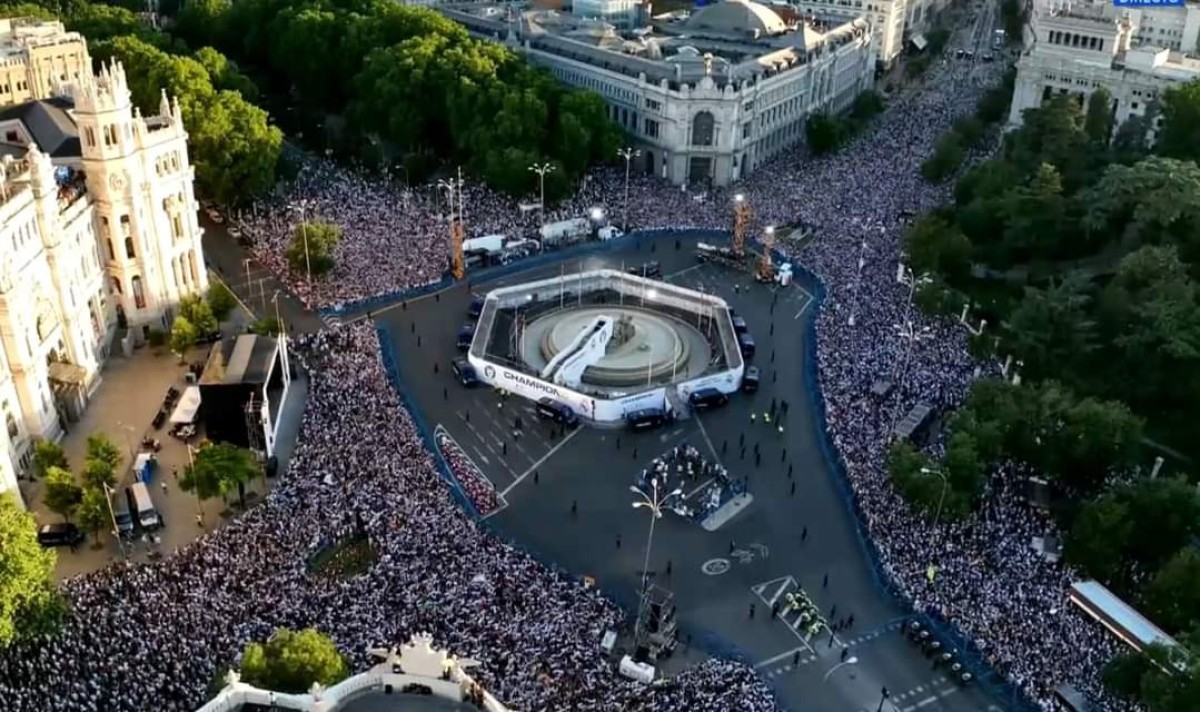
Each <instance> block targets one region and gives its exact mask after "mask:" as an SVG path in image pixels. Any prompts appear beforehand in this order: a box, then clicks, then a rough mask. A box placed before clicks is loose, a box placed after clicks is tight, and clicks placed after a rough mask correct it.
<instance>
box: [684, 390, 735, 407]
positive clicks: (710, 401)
mask: <svg viewBox="0 0 1200 712" xmlns="http://www.w3.org/2000/svg"><path fill="white" fill-rule="evenodd" d="M688 402H689V403H691V405H692V410H695V411H701V410H709V409H710V408H720V407H721V406H723V405H725V404H726V403H728V402H729V396H727V395H725V394H724V393H722V392H721V391H718V390H717V389H716V388H701V389H699V390H697V391H694V392H693V393H692V394H691V395H690V396H688Z"/></svg>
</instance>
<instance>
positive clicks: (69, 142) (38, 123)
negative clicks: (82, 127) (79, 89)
mask: <svg viewBox="0 0 1200 712" xmlns="http://www.w3.org/2000/svg"><path fill="white" fill-rule="evenodd" d="M72 108H74V104H73V103H72V101H71V99H70V98H68V97H54V98H51V99H45V100H36V101H26V102H24V103H21V104H14V105H13V106H6V107H4V108H3V109H0V122H4V121H19V122H21V125H22V126H24V127H25V130H26V131H27V132H28V133H29V135H30V137H32V138H33V142H34V143H35V144H36V145H37V147H38V149H39V150H41V151H42V152H43V153H45V154H47V155H49V156H50V157H51V158H77V157H79V156H81V155H82V148H81V147H80V145H79V128H78V127H77V126H76V125H75V119H74V117H72V116H71V109H72ZM2 138H3V137H0V139H2ZM6 145H8V146H11V145H12V144H11V143H8V144H6ZM17 148H18V149H21V150H22V155H24V151H23V149H24V146H23V145H22V146H18V147H17Z"/></svg>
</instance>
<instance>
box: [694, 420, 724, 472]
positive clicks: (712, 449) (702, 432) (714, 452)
mask: <svg viewBox="0 0 1200 712" xmlns="http://www.w3.org/2000/svg"><path fill="white" fill-rule="evenodd" d="M695 420H696V425H699V426H700V435H701V436H703V437H704V442H706V443H708V451H709V452H711V453H712V456H713V459H714V460H716V461H717V462H720V461H721V456H720V455H718V454H717V449H716V448H715V447H713V443H712V440H711V439H710V438H709V437H708V430H706V429H705V427H704V421H703V420H701V419H700V416H699V415H697V416H696V418H695Z"/></svg>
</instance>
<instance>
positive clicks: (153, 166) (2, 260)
mask: <svg viewBox="0 0 1200 712" xmlns="http://www.w3.org/2000/svg"><path fill="white" fill-rule="evenodd" d="M64 46H69V43H66V44H64ZM83 56H85V57H86V49H85V50H84V55H83ZM70 79H71V78H70V77H68V80H70ZM52 84H53V85H54V86H55V87H57V88H58V91H60V92H61V95H59V96H51V95H49V94H42V95H40V96H37V97H36V98H35V99H34V100H30V101H26V102H23V103H19V104H15V105H10V106H7V107H4V108H0V168H2V170H0V418H2V419H3V421H4V427H3V429H2V432H0V491H4V490H7V489H15V485H16V477H17V476H18V475H19V474H22V473H25V472H28V471H29V470H30V468H31V466H32V450H33V444H34V442H35V441H36V440H37V439H38V438H46V439H51V440H54V439H57V438H58V437H59V436H60V434H61V432H62V428H63V424H64V423H66V422H69V421H72V420H75V419H77V418H78V417H79V414H80V413H81V412H82V411H83V409H84V408H85V407H86V406H87V402H88V399H89V397H90V396H91V394H92V393H94V391H95V389H96V387H97V386H98V385H99V381H100V370H101V367H102V366H103V363H104V360H105V359H106V357H107V356H108V354H109V351H110V349H112V348H113V346H114V343H119V344H120V345H121V347H122V348H123V349H126V350H128V349H131V348H132V346H133V345H134V344H135V343H138V342H140V340H141V339H143V338H145V336H146V335H148V333H149V331H150V330H151V329H165V328H166V327H167V326H168V325H169V323H170V321H171V319H172V318H173V315H172V310H173V309H174V308H175V306H176V305H177V304H178V302H179V299H180V298H181V297H183V296H185V295H188V294H193V293H199V292H201V291H202V290H204V289H205V288H206V287H207V283H208V282H207V275H206V272H205V270H204V262H203V258H202V256H201V246H200V238H201V229H200V226H199V223H198V221H197V218H196V215H197V204H196V198H195V196H194V194H193V192H192V177H193V171H192V168H191V166H190V164H189V163H188V155H187V132H186V131H185V130H184V127H183V121H182V118H181V116H180V111H179V106H178V104H171V103H169V102H168V101H167V98H166V97H165V96H164V97H163V101H162V104H161V106H160V107H159V114H158V115H157V116H153V117H143V116H142V115H141V114H140V112H139V111H138V110H137V109H136V108H135V107H133V106H132V104H131V100H130V93H129V89H128V86H127V85H126V81H125V72H124V70H123V69H122V67H121V66H120V64H115V65H113V66H110V67H105V68H103V69H102V70H101V71H100V73H99V75H96V76H93V75H92V74H91V72H90V71H89V72H86V73H84V74H83V75H82V76H80V77H79V78H78V79H75V80H73V81H68V82H67V83H64V82H63V80H62V75H61V74H60V75H58V76H57V77H56V79H55V81H54V82H52ZM31 86H32V85H31ZM39 86H40V85H39ZM56 93H57V92H56Z"/></svg>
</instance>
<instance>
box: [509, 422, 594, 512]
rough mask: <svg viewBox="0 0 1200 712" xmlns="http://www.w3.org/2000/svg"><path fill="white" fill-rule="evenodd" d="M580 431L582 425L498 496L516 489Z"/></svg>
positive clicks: (576, 427)
mask: <svg viewBox="0 0 1200 712" xmlns="http://www.w3.org/2000/svg"><path fill="white" fill-rule="evenodd" d="M581 430H583V426H582V425H577V426H575V429H574V430H572V431H571V432H570V433H568V434H567V436H566V437H564V438H563V439H562V440H560V441H559V442H558V444H557V445H555V446H554V447H552V448H550V452H548V453H546V454H545V455H542V457H541V459H539V460H538V461H537V462H535V463H533V464H532V465H530V466H529V469H528V470H525V471H524V472H522V473H521V474H520V475H519V476H518V477H517V479H516V481H515V482H513V483H512V484H511V485H509V486H508V487H505V488H504V490H503V491H502V492H501V493H500V496H502V497H503V496H504V495H507V494H508V493H509V492H512V490H513V488H514V487H516V486H517V485H519V484H521V481H522V480H524V479H525V478H526V477H528V476H529V475H531V474H533V471H534V470H536V469H537V468H539V467H541V465H542V463H543V462H545V461H546V460H549V459H550V457H551V456H552V455H553V454H554V453H556V452H558V451H559V450H561V449H562V448H563V446H564V445H566V444H567V443H569V442H571V438H573V437H575V436H576V435H578V434H579V431H581Z"/></svg>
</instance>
